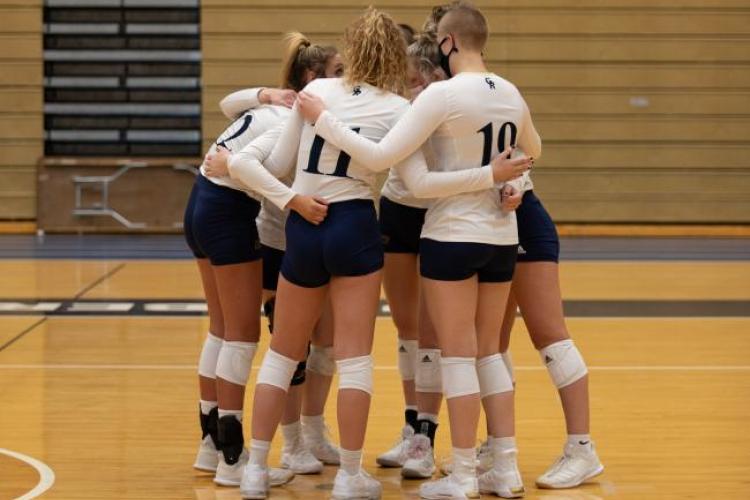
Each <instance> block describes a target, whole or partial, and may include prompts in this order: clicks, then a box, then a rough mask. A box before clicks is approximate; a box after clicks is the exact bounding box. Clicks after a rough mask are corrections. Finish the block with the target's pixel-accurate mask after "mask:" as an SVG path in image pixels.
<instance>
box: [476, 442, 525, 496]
mask: <svg viewBox="0 0 750 500" xmlns="http://www.w3.org/2000/svg"><path fill="white" fill-rule="evenodd" d="M517 455H518V450H515V449H513V450H507V451H504V452H503V457H502V460H501V462H500V463H499V464H496V467H494V468H492V469H490V470H488V471H487V472H485V473H484V474H482V475H480V476H479V491H480V492H481V493H490V494H493V495H497V496H499V497H503V498H521V497H522V496H523V495H524V493H525V490H524V487H523V480H522V479H521V472H520V471H519V470H518V461H517V460H516V457H517Z"/></svg>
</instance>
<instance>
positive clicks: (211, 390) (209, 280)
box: [196, 259, 224, 401]
mask: <svg viewBox="0 0 750 500" xmlns="http://www.w3.org/2000/svg"><path fill="white" fill-rule="evenodd" d="M196 263H197V264H198V271H200V275H201V283H202V284H203V295H204V296H205V297H206V305H207V306H208V324H209V326H208V331H209V332H210V333H211V335H214V336H215V337H218V338H221V339H223V338H224V317H223V315H222V311H221V303H220V302H219V290H218V289H217V288H216V280H215V279H214V273H213V270H212V269H211V264H210V263H209V261H208V259H196ZM198 383H199V386H200V398H201V399H202V400H204V401H217V399H216V379H215V378H209V377H203V376H201V375H199V376H198Z"/></svg>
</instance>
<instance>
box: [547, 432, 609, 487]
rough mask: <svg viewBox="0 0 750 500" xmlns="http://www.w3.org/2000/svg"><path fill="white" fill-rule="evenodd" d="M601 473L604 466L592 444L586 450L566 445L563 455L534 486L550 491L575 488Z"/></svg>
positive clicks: (581, 447)
mask: <svg viewBox="0 0 750 500" xmlns="http://www.w3.org/2000/svg"><path fill="white" fill-rule="evenodd" d="M602 472H604V466H603V465H602V463H601V462H600V461H599V457H598V456H597V454H596V450H594V443H591V446H590V448H588V449H587V448H585V447H583V446H574V445H569V444H566V445H565V448H564V450H563V455H562V456H561V457H560V458H558V459H557V461H556V462H555V463H554V464H552V466H551V467H550V468H549V469H547V472H545V473H544V474H542V475H541V476H539V478H538V479H537V480H536V485H537V486H538V487H540V488H550V489H559V488H575V487H576V486H579V485H580V484H582V483H584V482H586V481H587V480H589V479H591V478H592V477H595V476H598V475H599V474H601V473H602Z"/></svg>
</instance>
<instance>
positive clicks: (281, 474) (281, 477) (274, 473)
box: [246, 467, 295, 488]
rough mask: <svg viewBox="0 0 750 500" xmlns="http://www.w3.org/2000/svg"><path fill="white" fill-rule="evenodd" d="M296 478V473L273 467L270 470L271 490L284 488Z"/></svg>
mask: <svg viewBox="0 0 750 500" xmlns="http://www.w3.org/2000/svg"><path fill="white" fill-rule="evenodd" d="M246 468H247V467H246ZM294 476H295V474H294V471H291V470H289V469H279V468H277V467H271V468H270V469H268V484H270V485H271V488H276V487H278V486H284V485H285V484H286V483H288V482H289V481H291V480H292V479H294Z"/></svg>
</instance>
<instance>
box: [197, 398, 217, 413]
mask: <svg viewBox="0 0 750 500" xmlns="http://www.w3.org/2000/svg"><path fill="white" fill-rule="evenodd" d="M217 406H219V403H218V401H206V400H205V399H201V413H202V414H204V415H208V413H209V412H210V411H211V410H213V409H214V408H216V407H217Z"/></svg>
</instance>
